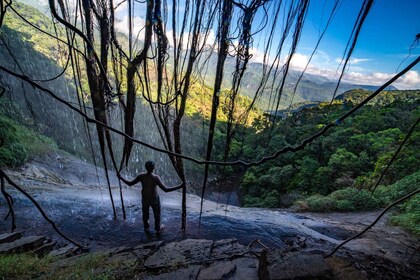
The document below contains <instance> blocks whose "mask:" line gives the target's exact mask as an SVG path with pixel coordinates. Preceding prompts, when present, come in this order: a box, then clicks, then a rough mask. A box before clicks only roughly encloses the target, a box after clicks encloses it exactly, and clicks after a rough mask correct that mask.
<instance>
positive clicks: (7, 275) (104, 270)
mask: <svg viewBox="0 0 420 280" xmlns="http://www.w3.org/2000/svg"><path fill="white" fill-rule="evenodd" d="M55 261H57V259H54V258H52V257H48V256H47V257H44V258H42V259H39V258H37V257H36V256H34V255H31V254H13V255H0V279H34V278H39V276H40V275H43V277H42V278H43V279H51V280H52V279H54V280H56V279H104V280H105V279H116V278H118V277H115V276H113V274H112V273H113V271H114V270H115V269H116V268H117V267H118V266H119V265H121V264H119V263H118V262H117V261H108V260H107V258H106V256H105V255H103V254H98V253H93V254H87V255H84V256H81V257H78V258H76V259H73V260H71V261H68V262H67V263H66V264H64V265H63V264H62V263H61V264H59V263H58V262H55Z"/></svg>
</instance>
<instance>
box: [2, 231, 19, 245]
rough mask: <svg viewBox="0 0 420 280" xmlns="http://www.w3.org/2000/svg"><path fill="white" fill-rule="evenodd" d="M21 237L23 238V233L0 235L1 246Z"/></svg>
mask: <svg viewBox="0 0 420 280" xmlns="http://www.w3.org/2000/svg"><path fill="white" fill-rule="evenodd" d="M21 237H22V233H20V232H12V233H3V234H0V244H3V243H8V242H12V241H15V240H17V239H19V238H21Z"/></svg>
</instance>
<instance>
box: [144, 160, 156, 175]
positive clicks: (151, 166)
mask: <svg viewBox="0 0 420 280" xmlns="http://www.w3.org/2000/svg"><path fill="white" fill-rule="evenodd" d="M144 167H146V170H147V172H153V169H155V163H154V162H153V161H151V160H149V161H148V162H146V164H145V165H144Z"/></svg>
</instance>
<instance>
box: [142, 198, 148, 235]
mask: <svg viewBox="0 0 420 280" xmlns="http://www.w3.org/2000/svg"><path fill="white" fill-rule="evenodd" d="M141 203H142V212H143V226H144V230H149V208H150V202H149V201H148V200H147V199H144V198H142V200H141Z"/></svg>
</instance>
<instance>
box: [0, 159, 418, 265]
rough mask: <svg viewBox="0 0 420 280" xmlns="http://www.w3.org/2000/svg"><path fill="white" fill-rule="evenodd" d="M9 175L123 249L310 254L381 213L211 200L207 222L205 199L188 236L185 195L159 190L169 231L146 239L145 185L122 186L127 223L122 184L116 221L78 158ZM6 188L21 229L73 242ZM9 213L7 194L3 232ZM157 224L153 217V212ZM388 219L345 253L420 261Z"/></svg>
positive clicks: (89, 240) (91, 243)
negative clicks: (300, 250)
mask: <svg viewBox="0 0 420 280" xmlns="http://www.w3.org/2000/svg"><path fill="white" fill-rule="evenodd" d="M6 173H7V174H8V175H9V176H10V177H11V178H12V180H14V181H15V182H16V183H17V184H18V185H20V186H21V187H22V188H24V189H25V190H26V191H28V192H29V193H30V194H31V195H32V196H33V197H34V198H35V199H36V200H37V202H38V203H39V204H40V205H41V206H42V208H43V209H44V211H45V212H46V213H47V215H48V216H49V217H50V218H51V219H52V220H53V221H54V222H55V223H56V225H57V226H58V227H59V229H60V230H61V231H62V232H63V233H64V234H65V235H67V236H68V237H69V238H71V239H73V240H75V241H77V242H79V243H81V244H83V245H86V246H88V247H89V248H90V249H91V250H93V251H95V250H101V249H105V248H111V247H117V246H136V245H138V244H140V243H146V242H149V241H153V240H156V239H161V240H164V241H175V240H182V239H185V238H200V239H211V240H218V239H225V238H236V239H238V240H239V241H240V243H242V244H244V245H247V244H249V243H250V242H252V241H254V240H257V239H258V240H259V241H260V242H261V243H262V244H264V245H265V246H267V247H270V248H280V249H282V248H287V247H290V246H297V244H300V246H302V244H303V243H304V245H303V246H305V248H307V250H322V251H324V252H325V251H329V250H332V249H333V248H334V247H335V246H336V245H337V244H339V243H340V242H341V241H342V240H345V239H346V238H348V237H350V236H352V235H354V234H355V233H357V232H359V231H361V230H362V229H363V228H364V227H366V226H367V225H369V224H370V223H371V222H372V221H373V220H374V219H375V218H376V216H377V215H378V214H379V211H376V212H363V213H360V212H359V213H294V212H291V211H289V210H285V209H256V208H255V209H254V208H241V207H237V206H230V205H224V204H218V203H216V202H213V201H209V200H205V201H204V208H203V214H202V217H201V223H199V221H200V203H201V200H200V198H199V197H198V196H196V195H191V194H188V196H187V230H186V232H185V233H183V232H182V231H181V192H178V191H176V192H171V193H164V192H160V197H161V205H162V222H163V223H164V224H165V229H164V231H163V234H162V235H161V236H160V237H156V236H155V235H154V232H152V233H153V235H146V234H145V233H144V231H143V225H142V218H141V196H140V187H127V186H125V185H123V186H122V190H123V197H124V204H125V211H126V219H125V220H124V219H123V214H122V207H121V201H120V195H119V185H118V181H117V179H116V177H115V175H114V174H111V178H110V179H111V185H112V186H113V188H112V193H113V197H114V201H115V205H116V209H117V219H114V217H113V211H112V207H111V201H110V197H109V193H108V189H107V188H106V183H105V179H104V171H103V170H102V169H99V168H98V169H95V167H94V166H92V165H90V164H88V163H86V162H84V161H82V160H79V159H76V158H74V157H71V156H68V155H63V154H54V155H49V156H48V157H44V158H42V159H38V160H34V161H32V162H30V163H28V164H26V165H25V166H24V167H22V168H20V169H17V170H7V171H6ZM6 190H7V191H8V192H9V193H10V194H11V195H12V196H13V198H14V210H15V215H16V225H17V230H18V231H23V232H24V234H25V235H29V234H31V235H45V236H48V237H51V238H52V239H55V240H57V241H58V242H59V244H62V245H64V244H65V243H67V241H65V240H63V239H62V238H61V237H59V236H58V235H57V233H56V232H55V231H54V230H53V229H52V227H51V226H50V225H49V224H48V223H47V222H46V221H45V220H44V219H43V218H42V216H41V214H40V213H39V211H38V210H37V209H36V208H35V206H34V205H33V204H32V203H31V202H30V201H29V200H28V199H27V198H26V197H24V196H23V195H22V194H20V193H18V192H17V191H15V190H14V189H13V187H11V186H9V185H7V184H6ZM7 212H8V208H7V205H6V202H5V199H4V198H3V197H0V218H1V220H0V233H3V232H7V231H10V227H11V222H10V218H9V219H8V220H6V221H4V220H3V218H4V217H5V216H6V214H7ZM151 219H152V220H151V225H153V214H152V211H151ZM386 221H387V219H386V217H385V218H384V219H382V220H381V221H380V222H379V223H378V224H377V225H376V226H374V227H373V228H372V229H371V230H370V231H369V232H367V233H366V234H364V235H363V236H361V237H359V238H358V239H356V240H354V241H352V242H350V243H348V244H347V245H345V248H344V249H343V250H344V251H345V252H352V253H353V254H369V255H376V256H383V257H385V258H388V259H390V260H393V261H396V262H404V261H408V259H409V260H410V262H411V263H412V262H415V264H416V265H418V264H419V254H418V253H417V255H414V258H413V254H415V253H414V251H415V248H416V247H417V246H418V240H416V239H415V238H413V237H412V236H410V235H409V234H407V233H405V232H404V231H402V230H400V229H399V228H397V227H393V226H390V225H388V224H387V223H386Z"/></svg>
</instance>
